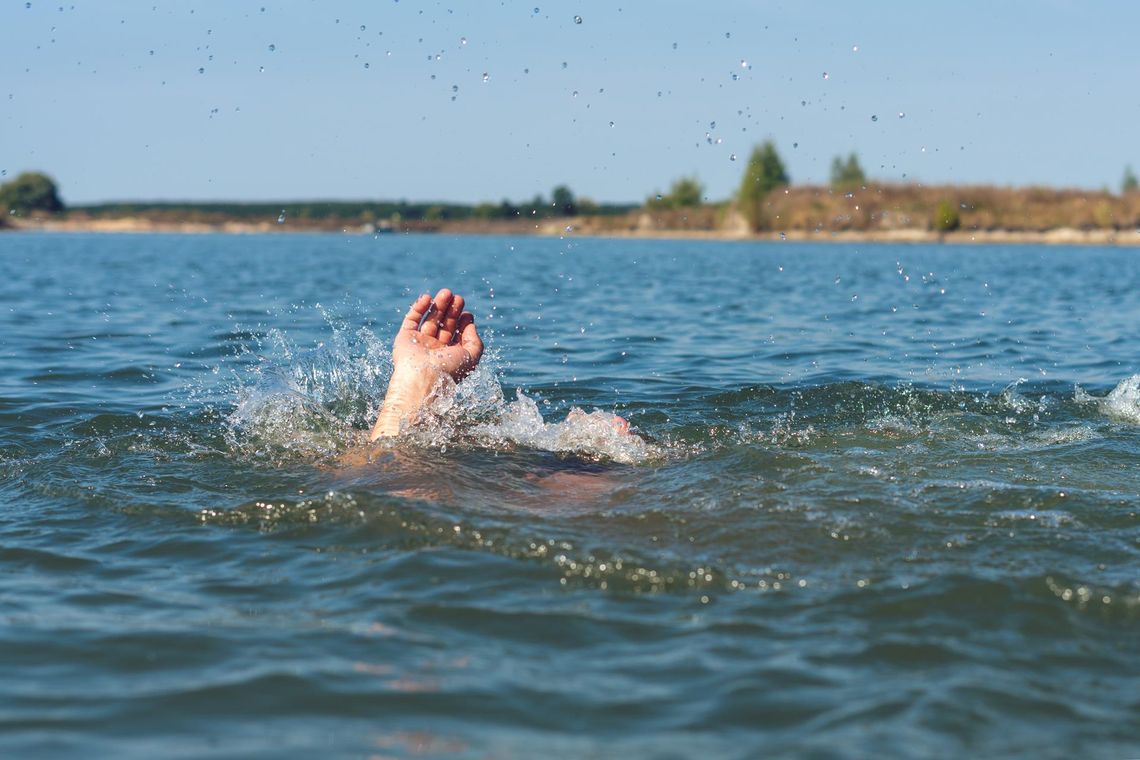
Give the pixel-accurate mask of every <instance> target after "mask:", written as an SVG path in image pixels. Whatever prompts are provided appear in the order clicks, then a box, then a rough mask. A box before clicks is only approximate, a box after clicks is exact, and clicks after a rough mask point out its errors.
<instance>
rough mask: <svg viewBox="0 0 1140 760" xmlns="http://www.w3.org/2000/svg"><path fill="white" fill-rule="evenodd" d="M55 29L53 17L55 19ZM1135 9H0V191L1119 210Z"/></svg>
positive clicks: (1070, 2)
mask: <svg viewBox="0 0 1140 760" xmlns="http://www.w3.org/2000/svg"><path fill="white" fill-rule="evenodd" d="M61 2H62V3H63V4H62V5H61ZM1137 28H1140V3H1134V2H1130V1H1125V0H1119V1H1118V2H1078V1H1077V0H1033V1H1032V2H1030V1H1028V0H1000V1H996V0H988V1H987V2H977V1H975V0H957V1H956V2H913V1H911V0H907V1H901V0H899V1H896V0H879V1H878V2H870V1H867V2H849V1H846V0H845V1H842V2H841V1H838V0H837V1H824V0H820V1H819V2H765V1H763V0H752V1H750V2H745V1H743V0H741V1H729V2H707V3H697V2H693V1H692V0H683V1H682V0H653V2H649V1H648V0H642V1H640V2H622V1H621V0H616V1H614V0H608V1H604V2H603V1H600V0H599V1H597V2H595V1H593V0H576V1H575V2H559V3H554V2H546V1H545V0H531V1H530V2H527V3H520V2H510V1H509V0H503V2H497V1H496V2H482V1H479V2H476V1H475V0H468V1H467V2H461V1H460V0H449V2H415V0H371V1H365V0H346V1H344V2H336V1H335V0H253V2H245V1H244V0H225V1H224V2H223V1H222V0H197V1H194V0H162V1H161V2H160V0H149V1H138V2H132V1H128V0H52V1H51V2H47V1H46V0H31V1H30V2H25V1H24V0H0V173H2V176H0V181H4V180H8V179H11V178H12V177H14V176H15V175H16V174H18V173H19V172H21V171H28V170H34V171H43V172H46V173H48V174H50V175H51V176H52V177H54V178H55V179H56V181H57V183H58V184H59V187H60V191H61V194H62V195H63V198H64V200H65V202H67V203H69V204H83V203H93V202H100V201H114V200H249V201H252V200H266V201H269V200H305V199H346V200H347V199H374V200H382V199H383V200H398V199H407V200H415V201H452V202H461V203H476V202H481V201H490V202H496V203H497V202H498V201H500V200H502V199H504V198H509V199H511V200H515V201H523V200H527V199H530V198H532V197H533V196H535V195H536V194H540V193H541V194H543V195H546V196H549V193H550V190H551V188H553V187H554V186H555V185H559V184H565V185H568V186H569V187H570V188H571V190H572V191H573V192H574V193H575V194H576V195H578V196H580V197H588V198H591V199H593V200H596V201H600V202H640V201H642V200H644V199H645V198H646V197H648V196H650V195H652V194H654V193H655V192H659V191H665V190H667V189H668V187H669V185H670V184H671V183H672V182H673V181H674V180H676V179H677V178H679V177H682V176H696V177H697V178H698V179H699V180H700V182H701V183H703V185H704V187H705V191H706V195H707V197H708V198H709V199H710V200H720V199H724V198H727V197H729V196H730V195H731V194H732V193H733V192H734V191H735V189H736V187H737V186H738V184H739V182H740V178H741V175H742V172H743V170H744V166H745V163H746V161H747V157H748V154H749V152H750V151H751V150H752V148H753V147H754V146H755V145H756V144H758V143H760V142H762V141H764V140H769V139H770V140H773V141H774V142H775V144H776V146H777V148H778V150H779V152H780V155H781V156H782V158H783V160H784V163H785V165H786V166H787V169H788V173H789V174H790V176H791V179H792V181H793V182H794V183H797V184H800V183H825V182H826V181H827V177H828V170H829V167H830V164H831V161H832V159H833V158H834V157H835V156H836V155H844V156H846V155H847V154H848V153H850V152H851V151H855V152H856V153H857V154H858V156H859V159H860V161H861V163H862V165H863V167H864V169H865V170H866V173H867V175H868V176H869V177H871V178H874V179H879V180H884V181H895V182H916V183H923V184H944V183H953V184H997V185H1013V186H1026V185H1052V186H1063V187H1076V188H1088V189H1102V188H1110V189H1114V190H1115V189H1117V188H1118V187H1119V183H1120V180H1121V177H1122V175H1123V173H1124V168H1125V166H1126V165H1132V166H1135V167H1137V168H1138V169H1140V141H1138V140H1137V139H1136V137H1135V135H1136V134H1137V129H1136V127H1137V125H1138V124H1140V87H1138V86H1137V83H1138V82H1140V55H1138V54H1137V53H1136V50H1135V43H1134V36H1135V30H1136V29H1137Z"/></svg>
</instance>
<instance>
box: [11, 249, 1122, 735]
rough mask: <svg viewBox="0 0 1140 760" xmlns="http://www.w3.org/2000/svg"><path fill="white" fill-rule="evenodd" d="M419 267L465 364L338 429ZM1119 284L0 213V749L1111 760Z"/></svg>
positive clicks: (871, 257) (997, 261)
mask: <svg viewBox="0 0 1140 760" xmlns="http://www.w3.org/2000/svg"><path fill="white" fill-rule="evenodd" d="M444 285H446V286H449V287H452V288H454V289H455V290H456V291H457V292H460V293H463V294H464V295H465V296H466V297H467V298H468V302H469V304H470V307H471V308H472V310H473V311H474V312H475V314H476V317H477V320H478V323H479V325H480V327H481V329H482V330H483V332H484V335H485V337H486V338H487V341H488V344H489V351H488V355H487V356H486V358H485V360H484V362H483V364H482V365H481V367H480V369H479V371H478V372H477V373H476V374H475V375H473V376H472V377H471V378H469V379H468V380H467V381H465V382H464V383H463V384H462V385H461V386H460V388H459V391H458V393H457V394H456V395H455V396H454V397H451V398H444V399H441V401H440V402H439V404H438V405H437V407H436V408H435V409H434V415H433V417H432V419H431V420H430V421H429V422H428V423H427V424H425V425H424V426H423V427H422V428H420V429H419V430H417V431H416V432H415V433H414V434H413V435H412V436H410V437H409V438H408V439H407V440H405V441H403V442H401V443H400V444H399V445H397V446H395V447H394V448H379V449H369V448H368V447H367V446H365V445H364V443H363V439H364V436H365V433H366V429H367V427H368V426H369V424H370V423H371V421H372V418H373V416H374V414H375V410H376V407H377V406H378V404H379V401H380V399H381V398H382V396H383V392H384V386H385V380H386V377H387V374H388V373H389V371H390V362H389V354H388V345H389V343H390V340H391V336H392V332H393V327H394V325H395V324H396V321H397V319H398V318H399V316H400V315H401V314H402V313H403V311H404V310H405V309H406V306H407V304H408V302H409V301H410V300H411V299H412V297H414V296H415V295H416V294H418V293H420V292H422V291H424V290H428V289H432V290H434V289H436V288H438V287H440V286H444ZM1138 288H1140V255H1138V252H1137V251H1135V250H1131V249H1124V250H1120V249H1112V248H1104V249H1101V248H1089V249H1083V248H1044V247H1034V246H1021V247H940V246H934V245H898V246H888V245H809V244H792V243H718V242H685V241H669V242H661V241H617V240H593V239H573V238H568V239H565V240H557V239H539V238H497V237H470V238H455V237H447V236H434V237H433V236H411V237H409V236H400V235H387V236H379V237H375V238H373V237H353V236H339V235H325V236H316V235H313V236H310V235H267V236H247V237H242V236H160V235H138V236H116V235H101V236H96V235H62V234H60V235H48V234H25V233H12V234H5V235H0V295H2V301H0V303H2V304H3V309H2V311H0V361H2V371H0V504H2V510H0V579H2V581H0V615H2V620H3V623H2V625H0V673H2V674H3V675H2V686H0V754H3V755H5V756H47V755H52V756H75V757H90V756H100V755H102V756H116V757H140V758H141V757H147V758H149V757H154V756H192V757H199V756H214V755H216V756H262V757H282V756H290V755H292V756H298V757H310V756H314V755H330V756H341V755H348V756H380V757H384V756H396V757H404V756H413V755H414V756H429V757H433V756H446V757H479V758H482V757H528V756H529V757H533V756H536V755H551V756H557V757H615V758H616V757H622V758H625V757H653V758H657V757H677V758H687V757H695V756H701V755H704V756H709V757H739V758H752V757H783V756H787V757H804V756H808V757H852V758H855V757H869V756H890V757H930V758H944V757H966V756H988V757H994V756H1021V757H1135V756H1138V755H1140V688H1138V684H1140V514H1138V512H1140V467H1138V466H1137V465H1138V463H1140V307H1138V300H1137V297H1136V294H1137V292H1138ZM574 407H577V408H580V409H582V410H583V411H585V412H587V413H590V414H587V415H585V416H582V417H577V418H576V419H573V420H571V421H570V422H565V421H564V418H565V415H566V413H567V412H568V411H569V410H571V409H572V408H574ZM595 410H602V411H603V412H606V413H610V412H616V413H618V414H621V415H623V416H624V417H626V418H628V419H629V420H630V421H631V422H632V423H633V425H635V426H636V428H637V429H638V430H640V431H641V432H642V434H643V437H639V438H622V437H620V436H617V435H616V434H614V433H613V432H612V430H611V429H610V428H609V427H608V426H607V424H606V423H605V422H604V420H603V419H602V417H603V415H601V414H594V413H593V412H595Z"/></svg>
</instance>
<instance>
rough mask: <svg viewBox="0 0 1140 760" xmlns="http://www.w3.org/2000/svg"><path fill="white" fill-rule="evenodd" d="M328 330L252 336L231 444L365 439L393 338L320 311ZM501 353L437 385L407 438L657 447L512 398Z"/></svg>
mask: <svg viewBox="0 0 1140 760" xmlns="http://www.w3.org/2000/svg"><path fill="white" fill-rule="evenodd" d="M322 315H323V316H324V318H325V321H326V322H327V323H328V325H329V330H330V335H329V337H328V338H327V339H326V340H323V341H321V342H319V343H317V344H316V346H314V347H301V346H297V345H296V344H295V343H294V341H293V340H292V339H291V338H290V337H289V335H288V334H287V333H286V332H284V331H282V330H277V329H274V330H269V331H267V332H266V333H265V335H264V337H261V338H257V337H256V336H251V337H253V339H254V340H255V341H256V345H254V346H252V347H250V349H249V353H250V354H252V356H254V357H255V358H256V361H255V362H251V363H250V364H249V365H248V366H245V367H242V368H240V369H239V375H238V378H237V387H236V388H234V389H233V392H232V396H233V408H232V410H231V411H230V412H229V413H228V414H227V415H226V417H225V421H226V428H227V430H226V436H227V440H228V441H229V443H230V446H231V448H232V449H234V450H235V451H237V452H240V453H241V454H243V455H245V456H250V457H254V458H258V459H268V460H270V461H273V462H285V461H290V460H297V459H299V460H301V461H322V460H330V459H333V458H336V457H338V456H340V455H342V454H344V453H346V452H347V451H349V450H351V449H354V448H358V447H361V446H364V445H365V444H366V441H367V433H368V431H369V429H370V428H371V426H372V424H373V422H375V419H376V415H377V413H378V412H379V409H380V406H381V403H382V401H383V397H384V392H385V389H386V387H387V381H388V378H389V377H390V376H391V372H392V356H391V352H390V351H389V349H388V347H387V340H386V339H382V338H380V337H378V336H377V335H376V334H375V333H373V332H372V331H371V330H370V329H368V328H353V327H351V326H349V325H348V324H346V323H343V322H340V321H338V320H337V318H335V317H333V316H332V315H330V314H328V313H325V312H323V311H322ZM500 363H501V360H500V357H499V355H498V353H497V351H496V350H495V349H494V347H493V346H489V347H488V350H487V351H486V352H485V354H484V357H483V361H482V362H481V363H480V365H479V367H478V368H477V369H476V370H475V371H474V372H473V373H471V375H469V376H468V377H467V378H465V379H464V381H463V382H462V383H459V384H458V385H456V384H454V383H452V382H450V381H449V380H446V381H444V382H442V383H441V384H440V386H439V387H437V388H436V391H435V393H434V395H433V397H432V398H431V399H430V401H429V403H428V404H427V405H426V407H425V409H424V410H423V411H422V412H421V416H420V419H419V420H418V423H417V425H416V426H415V427H414V428H412V429H411V430H409V431H407V434H406V436H405V438H404V441H402V442H401V444H400V445H411V446H416V447H421V448H431V449H437V450H447V449H452V450H475V451H477V450H492V451H505V450H516V449H519V448H524V449H534V450H539V451H547V452H556V453H560V454H572V455H575V456H578V457H581V458H583V459H586V460H589V461H599V462H600V461H609V462H619V463H639V462H644V461H647V460H648V459H650V458H652V457H654V456H659V455H660V451H659V450H658V449H657V448H656V447H654V446H653V445H651V444H648V443H647V442H646V441H645V440H643V439H642V438H640V437H638V436H637V435H634V434H630V433H628V432H626V429H625V427H626V426H625V425H624V421H623V420H621V418H618V417H615V416H614V415H612V414H608V413H606V412H603V411H598V410H594V411H590V412H587V411H584V410H582V409H579V408H572V409H571V410H570V412H569V414H568V415H567V417H566V419H565V420H564V421H560V422H547V421H545V420H544V419H543V417H542V415H541V413H540V412H539V409H538V405H537V404H536V403H535V401H534V400H533V399H531V398H529V397H528V396H526V395H525V394H524V393H523V392H522V391H521V390H519V391H518V392H517V398H516V399H515V400H514V401H510V402H508V401H506V400H505V399H504V396H503V392H502V387H501V384H500V380H499V374H498V369H499V366H500Z"/></svg>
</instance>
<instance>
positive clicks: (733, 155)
mask: <svg viewBox="0 0 1140 760" xmlns="http://www.w3.org/2000/svg"><path fill="white" fill-rule="evenodd" d="M728 160H729V161H735V160H736V154H735V153H732V154H730V155H729V157H728Z"/></svg>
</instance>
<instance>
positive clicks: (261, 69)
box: [257, 66, 265, 74]
mask: <svg viewBox="0 0 1140 760" xmlns="http://www.w3.org/2000/svg"><path fill="white" fill-rule="evenodd" d="M257 73H258V74H264V73H265V67H264V66H258V67H257Z"/></svg>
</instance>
